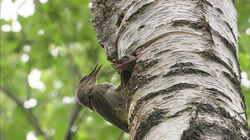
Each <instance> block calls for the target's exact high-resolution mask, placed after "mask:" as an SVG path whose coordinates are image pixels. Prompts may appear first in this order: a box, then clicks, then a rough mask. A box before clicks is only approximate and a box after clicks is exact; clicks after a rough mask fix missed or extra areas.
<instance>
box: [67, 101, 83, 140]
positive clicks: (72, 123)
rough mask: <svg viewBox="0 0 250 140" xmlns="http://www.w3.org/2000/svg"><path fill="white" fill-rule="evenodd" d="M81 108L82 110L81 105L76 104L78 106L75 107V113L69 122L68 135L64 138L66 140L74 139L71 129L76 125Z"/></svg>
mask: <svg viewBox="0 0 250 140" xmlns="http://www.w3.org/2000/svg"><path fill="white" fill-rule="evenodd" d="M81 108H82V106H81V105H80V104H78V103H76V105H75V107H74V111H73V113H72V115H71V119H70V121H69V125H68V129H67V133H66V135H65V138H64V139H65V140H70V139H71V138H72V136H73V135H72V133H71V128H72V126H73V125H74V123H75V121H76V119H77V116H78V114H79V112H80V110H81Z"/></svg>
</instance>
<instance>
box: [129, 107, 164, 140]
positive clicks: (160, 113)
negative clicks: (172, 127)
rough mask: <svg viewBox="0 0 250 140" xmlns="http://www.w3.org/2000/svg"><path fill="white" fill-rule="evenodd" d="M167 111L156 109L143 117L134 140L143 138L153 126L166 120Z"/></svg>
mask: <svg viewBox="0 0 250 140" xmlns="http://www.w3.org/2000/svg"><path fill="white" fill-rule="evenodd" d="M167 113H168V111H167V110H163V109H155V110H154V111H153V112H151V113H150V114H149V115H148V117H147V118H145V119H143V121H142V122H141V123H140V125H139V127H138V128H137V131H136V133H135V137H134V140H142V139H143V137H144V136H145V135H146V134H147V133H148V131H149V130H150V129H151V128H152V127H154V126H157V125H158V124H160V123H161V122H163V121H164V118H165V114H167Z"/></svg>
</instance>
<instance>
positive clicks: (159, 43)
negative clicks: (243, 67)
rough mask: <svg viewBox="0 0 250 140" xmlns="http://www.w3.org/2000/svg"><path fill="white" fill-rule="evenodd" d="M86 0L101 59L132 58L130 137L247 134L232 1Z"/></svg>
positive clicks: (169, 138) (156, 138) (160, 138)
mask: <svg viewBox="0 0 250 140" xmlns="http://www.w3.org/2000/svg"><path fill="white" fill-rule="evenodd" d="M92 3H93V6H92V16H93V17H92V18H93V27H94V29H95V31H96V35H97V37H98V40H99V42H100V44H101V45H102V46H103V47H104V48H105V50H106V53H107V56H108V59H109V60H110V61H112V60H116V59H119V58H121V57H122V56H124V55H128V54H135V55H137V57H138V60H137V62H136V66H135V68H134V70H133V73H132V77H131V78H130V80H129V83H128V85H127V86H126V90H125V91H126V94H127V96H128V97H127V98H128V99H127V100H128V124H129V126H130V137H131V139H133V140H142V139H143V140H166V139H167V140H175V139H176V140H178V139H216V140H217V139H223V140H224V139H232V140H238V139H239V140H240V139H247V135H248V134H247V133H248V130H247V129H248V127H247V121H246V113H245V110H246V107H245V102H244V97H243V94H242V91H241V88H240V69H239V61H238V42H237V41H238V37H239V33H238V29H237V13H236V9H235V7H234V4H233V1H232V0H93V1H92Z"/></svg>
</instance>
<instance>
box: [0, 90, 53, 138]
mask: <svg viewBox="0 0 250 140" xmlns="http://www.w3.org/2000/svg"><path fill="white" fill-rule="evenodd" d="M0 90H1V91H2V92H3V93H5V94H6V95H7V96H8V97H9V98H10V99H11V100H13V101H14V102H15V103H16V104H17V106H18V107H19V108H21V110H22V111H23V112H24V114H25V115H26V116H27V120H28V121H29V122H30V123H31V124H32V125H33V126H34V128H35V129H36V131H37V132H38V133H39V134H40V135H42V136H43V137H44V138H45V139H46V140H50V138H49V137H48V136H47V135H46V134H45V133H44V132H43V130H42V129H41V126H40V123H39V121H38V119H37V118H36V116H35V114H34V113H33V111H32V109H26V108H24V106H23V102H22V101H21V100H19V99H18V98H17V97H16V96H15V94H13V93H12V92H11V91H10V90H8V89H6V88H3V87H1V86H0Z"/></svg>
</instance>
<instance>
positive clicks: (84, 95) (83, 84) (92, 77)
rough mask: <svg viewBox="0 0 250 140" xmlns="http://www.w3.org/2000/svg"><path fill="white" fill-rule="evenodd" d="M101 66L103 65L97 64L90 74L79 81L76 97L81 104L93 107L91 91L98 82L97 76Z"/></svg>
mask: <svg viewBox="0 0 250 140" xmlns="http://www.w3.org/2000/svg"><path fill="white" fill-rule="evenodd" d="M101 67H102V65H100V66H99V67H98V65H96V66H95V67H94V69H93V70H92V71H91V72H90V74H89V75H87V76H85V77H83V78H81V79H80V81H79V82H78V86H77V90H76V99H77V100H78V102H79V103H80V104H82V105H84V106H87V107H90V108H91V104H90V101H89V100H90V93H91V92H92V89H93V87H94V86H95V85H96V84H97V77H98V73H99V71H100V69H101Z"/></svg>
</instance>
